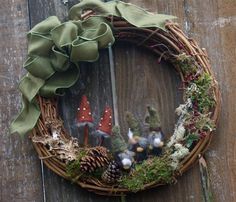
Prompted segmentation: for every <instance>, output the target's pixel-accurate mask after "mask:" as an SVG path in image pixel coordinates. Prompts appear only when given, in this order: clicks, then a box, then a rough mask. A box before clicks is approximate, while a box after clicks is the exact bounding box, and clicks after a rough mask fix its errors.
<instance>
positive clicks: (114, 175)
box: [102, 161, 121, 184]
mask: <svg viewBox="0 0 236 202" xmlns="http://www.w3.org/2000/svg"><path fill="white" fill-rule="evenodd" d="M120 177H121V169H120V166H119V164H118V163H117V162H115V161H112V162H110V164H109V165H108V167H107V169H106V170H105V171H104V173H103V174H102V179H103V181H104V182H106V183H108V184H113V183H115V182H116V181H117V180H119V179H120Z"/></svg>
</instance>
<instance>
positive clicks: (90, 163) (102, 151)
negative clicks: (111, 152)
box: [80, 146, 109, 173]
mask: <svg viewBox="0 0 236 202" xmlns="http://www.w3.org/2000/svg"><path fill="white" fill-rule="evenodd" d="M108 163H109V156H108V150H107V149H106V148H105V147H101V146H98V147H92V148H89V149H88V152H87V154H86V155H85V156H84V157H82V158H81V161H80V169H81V171H83V172H89V173H92V172H93V171H95V170H96V169H97V168H102V167H104V166H106V165H108Z"/></svg>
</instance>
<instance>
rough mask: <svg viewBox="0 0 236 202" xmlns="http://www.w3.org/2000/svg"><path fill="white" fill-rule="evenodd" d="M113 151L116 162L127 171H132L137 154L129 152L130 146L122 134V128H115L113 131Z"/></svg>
mask: <svg viewBox="0 0 236 202" xmlns="http://www.w3.org/2000/svg"><path fill="white" fill-rule="evenodd" d="M111 143H112V144H111V151H112V153H113V154H114V156H115V161H116V162H117V163H118V164H119V165H120V167H121V168H122V169H123V170H125V171H130V169H131V167H132V165H133V162H134V158H133V157H134V155H135V153H134V152H132V151H129V150H128V145H127V143H126V142H125V140H124V138H123V137H122V136H121V134H120V127H119V126H114V127H113V129H112V138H111Z"/></svg>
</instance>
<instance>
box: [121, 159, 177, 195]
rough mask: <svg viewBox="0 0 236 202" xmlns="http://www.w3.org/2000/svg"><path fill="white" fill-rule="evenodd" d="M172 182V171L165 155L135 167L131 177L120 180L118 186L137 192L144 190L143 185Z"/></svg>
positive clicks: (127, 176) (126, 176)
mask: <svg viewBox="0 0 236 202" xmlns="http://www.w3.org/2000/svg"><path fill="white" fill-rule="evenodd" d="M172 181H173V170H172V168H171V166H170V159H169V158H168V156H167V155H165V156H162V157H153V158H150V159H147V160H145V161H143V162H142V163H141V164H137V165H136V166H135V169H134V171H133V172H132V174H131V175H125V176H123V177H122V178H121V180H120V186H122V187H125V188H127V189H129V190H130V191H133V192H137V191H139V190H141V189H143V188H144V185H145V184H148V183H153V182H157V183H158V182H159V183H163V184H166V183H171V182H172Z"/></svg>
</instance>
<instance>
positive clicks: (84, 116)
mask: <svg viewBox="0 0 236 202" xmlns="http://www.w3.org/2000/svg"><path fill="white" fill-rule="evenodd" d="M77 126H78V127H81V128H83V129H84V146H87V145H88V138H89V127H92V126H93V117H92V113H91V109H90V104H89V101H88V99H87V97H86V96H85V95H83V96H82V98H81V102H80V105H79V108H78V111H77Z"/></svg>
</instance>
